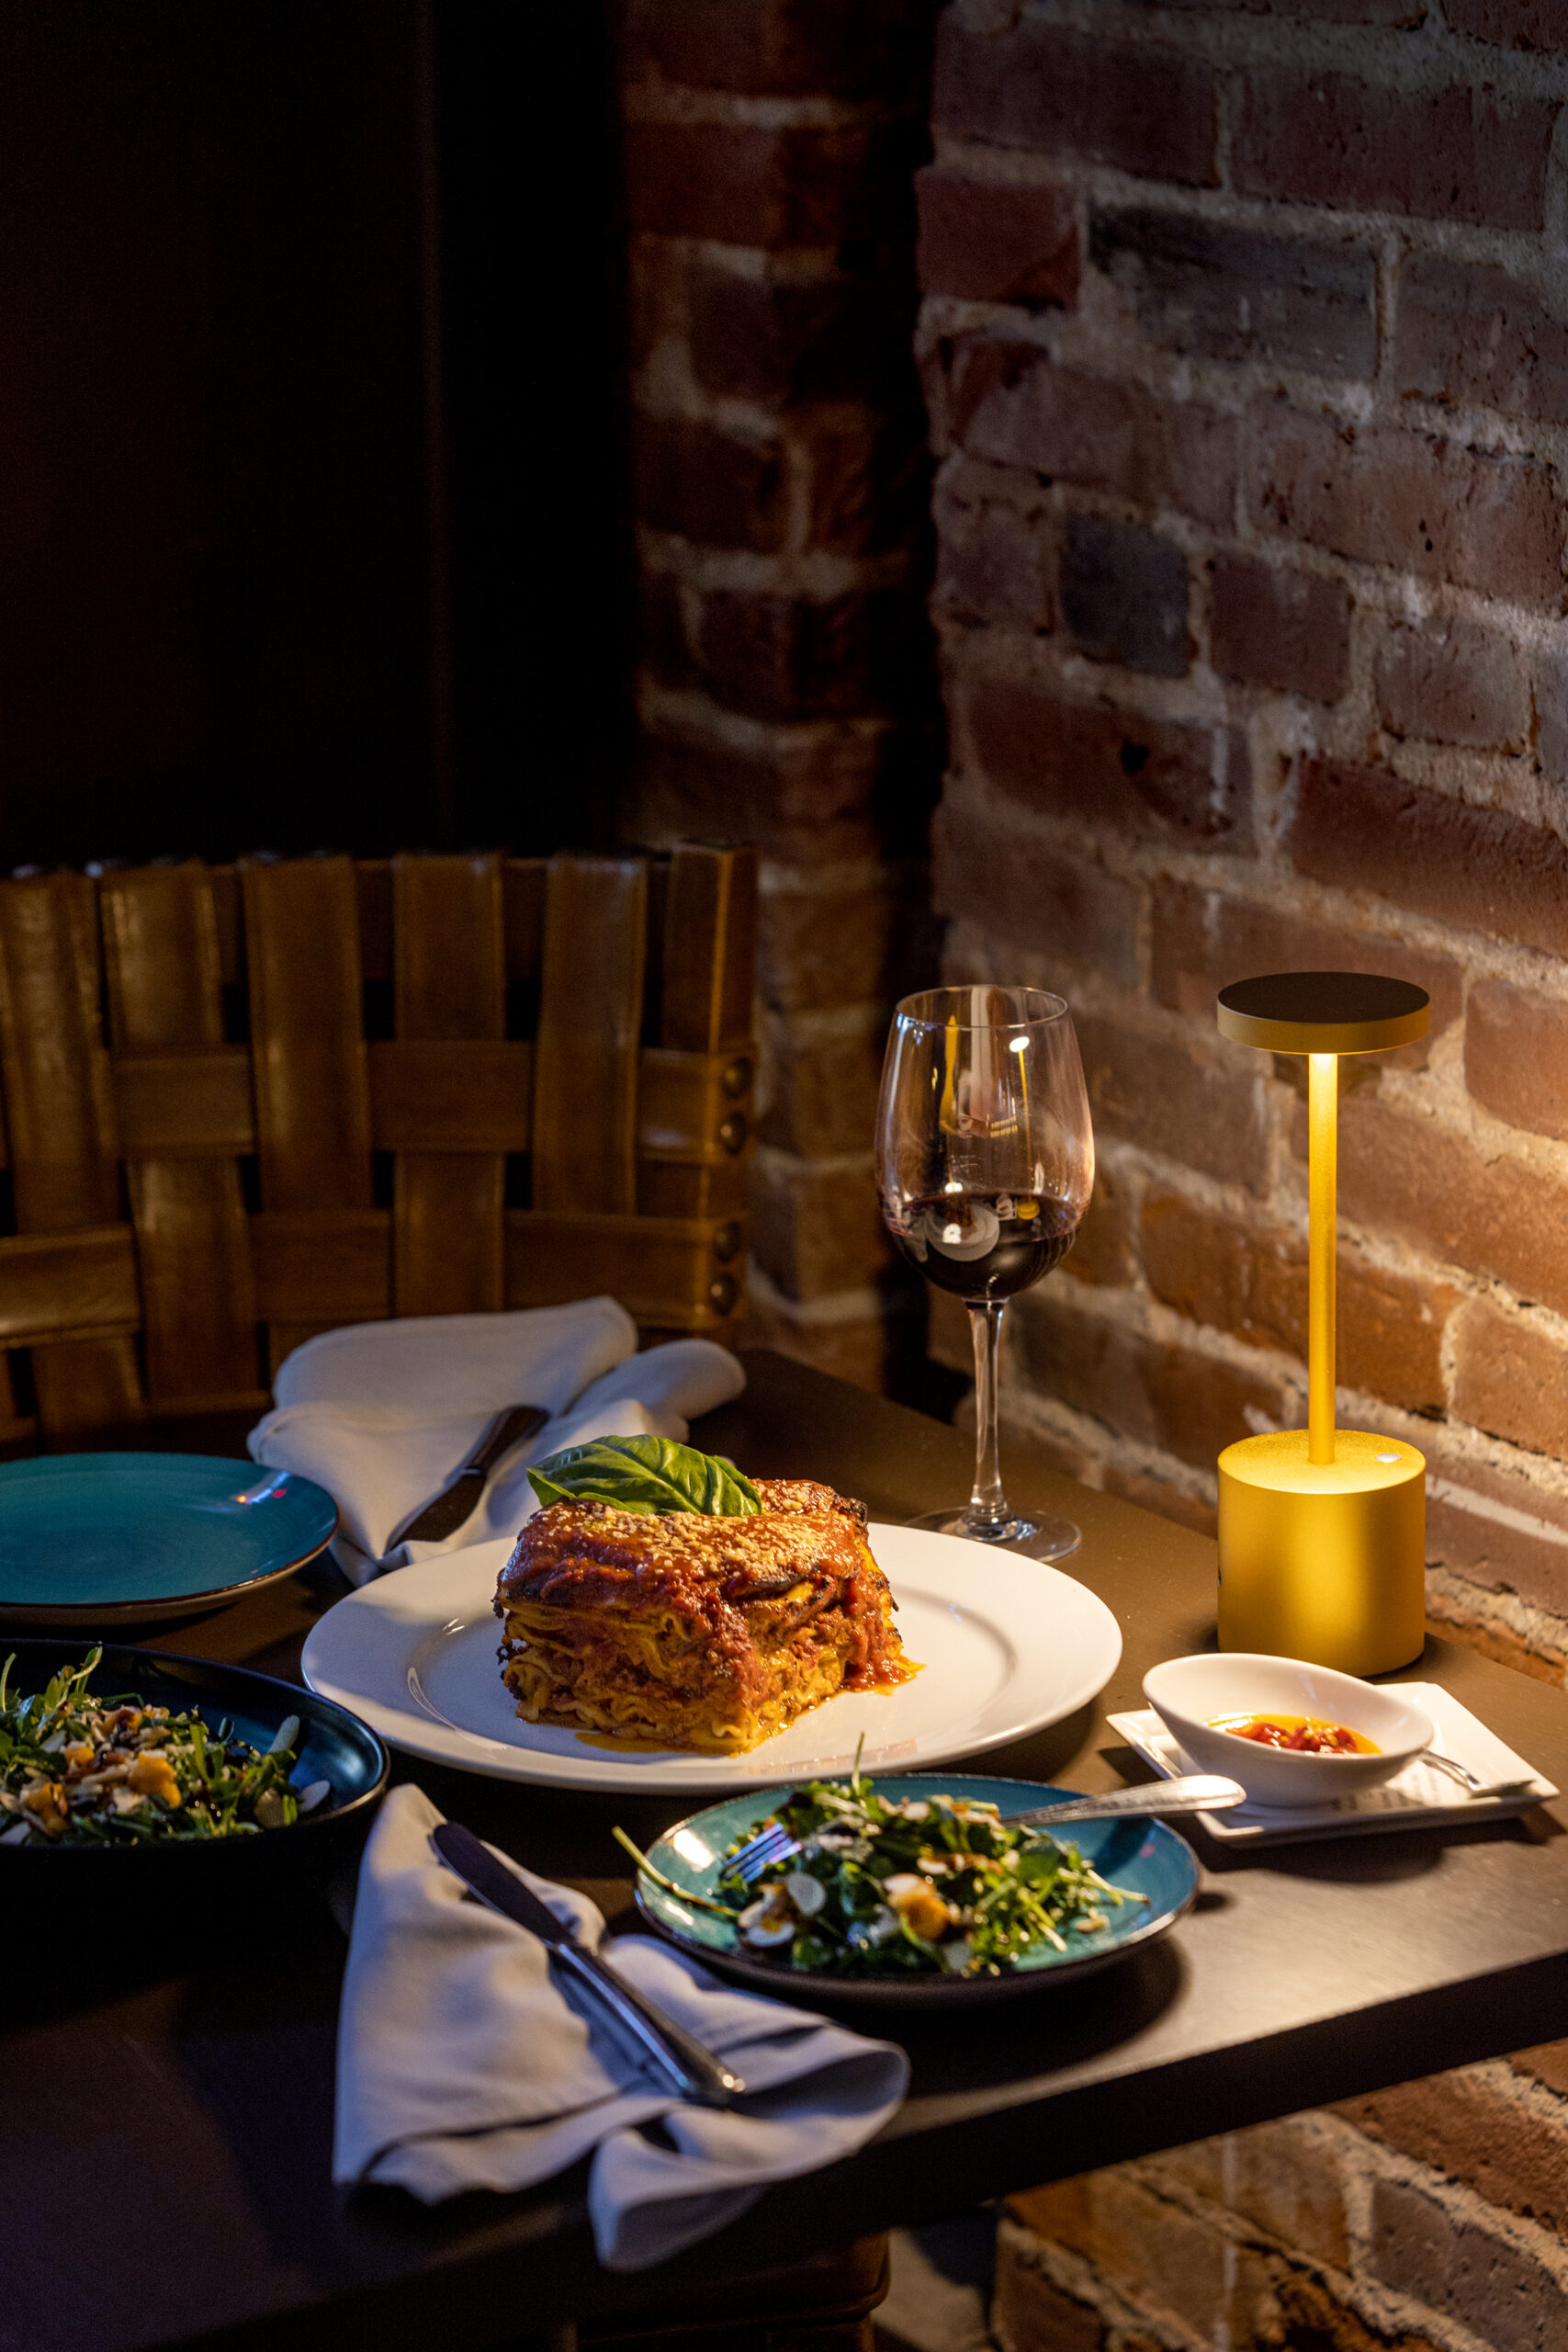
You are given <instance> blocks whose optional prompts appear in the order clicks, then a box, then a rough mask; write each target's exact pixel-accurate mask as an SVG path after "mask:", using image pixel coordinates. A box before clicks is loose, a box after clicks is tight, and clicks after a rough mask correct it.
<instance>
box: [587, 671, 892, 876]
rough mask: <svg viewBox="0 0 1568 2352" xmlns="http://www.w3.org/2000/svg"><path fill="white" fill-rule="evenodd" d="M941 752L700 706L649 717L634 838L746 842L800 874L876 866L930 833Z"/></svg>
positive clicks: (846, 726)
mask: <svg viewBox="0 0 1568 2352" xmlns="http://www.w3.org/2000/svg"><path fill="white" fill-rule="evenodd" d="M638 785H639V789H638V794H637V805H636V810H635V815H634V816H633V818H632V820H631V837H633V838H636V839H637V840H639V841H645V842H655V843H657V842H674V841H683V840H684V841H692V840H697V841H701V840H705V839H710V838H715V839H719V840H727V839H734V838H736V837H737V836H742V835H743V837H744V838H745V839H746V840H747V841H749V842H752V843H754V844H755V846H756V847H757V848H758V849H760V850H761V852H762V853H763V854H764V855H765V856H768V857H776V858H778V859H780V860H782V861H783V862H784V863H785V864H787V865H815V864H824V863H827V862H828V861H829V860H842V859H854V858H864V857H872V856H874V855H875V854H877V852H878V850H880V849H882V848H883V847H884V846H892V845H893V843H894V842H897V839H898V836H899V834H900V833H902V834H903V835H904V836H905V838H904V840H903V842H901V843H899V845H900V846H903V847H905V848H908V847H909V846H912V843H911V842H910V841H909V840H908V836H909V835H910V834H913V835H914V836H915V837H916V839H917V840H918V839H919V836H921V835H923V833H924V831H925V810H926V809H927V807H928V806H929V802H930V797H931V747H930V745H929V744H928V743H927V742H926V741H924V740H923V739H922V738H920V737H919V736H914V735H912V734H911V733H909V732H907V731H904V730H900V729H897V728H893V727H890V726H888V725H886V723H880V722H879V723H874V724H869V725H868V724H865V723H859V724H857V723H854V722H849V723H843V724H838V723H834V722H832V721H825V722H819V723H817V724H810V725H804V726H790V727H782V726H767V725H763V724H758V723H752V722H742V721H739V719H737V718H735V717H734V716H733V715H732V714H730V713H727V712H725V711H722V710H720V709H718V708H717V707H715V706H714V705H712V704H709V703H707V702H706V701H705V700H704V699H702V698H699V697H697V696H695V695H692V696H681V697H679V698H674V699H673V700H672V702H671V704H664V705H656V706H655V707H652V708H648V707H645V710H644V713H643V742H642V745H641V748H640V755H639V778H638Z"/></svg>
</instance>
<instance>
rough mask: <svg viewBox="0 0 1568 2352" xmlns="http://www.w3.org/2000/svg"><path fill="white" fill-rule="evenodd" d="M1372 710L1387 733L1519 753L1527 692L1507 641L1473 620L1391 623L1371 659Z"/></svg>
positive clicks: (1527, 708)
mask: <svg viewBox="0 0 1568 2352" xmlns="http://www.w3.org/2000/svg"><path fill="white" fill-rule="evenodd" d="M1373 685H1374V688H1375V691H1376V694H1377V703H1378V716H1379V718H1381V719H1382V723H1383V725H1384V726H1385V727H1386V728H1387V729H1388V730H1389V733H1390V734H1391V735H1413V736H1417V737H1420V738H1422V739H1423V740H1425V741H1427V742H1432V743H1468V744H1472V745H1474V746H1475V747H1477V748H1478V749H1485V750H1492V751H1500V752H1522V751H1523V750H1524V748H1525V745H1526V742H1527V741H1529V723H1530V697H1529V683H1528V681H1527V680H1526V677H1525V673H1524V664H1523V663H1522V662H1521V661H1520V659H1519V656H1518V652H1517V649H1516V648H1515V646H1514V644H1513V642H1512V640H1511V639H1508V638H1506V637H1503V636H1501V635H1499V633H1498V632H1497V631H1496V630H1495V629H1489V628H1477V627H1476V625H1475V623H1474V622H1473V621H1461V620H1446V621H1437V620H1434V621H1423V622H1420V623H1418V624H1417V625H1416V626H1415V627H1414V628H1392V629H1390V630H1389V631H1388V633H1387V635H1386V636H1385V637H1384V639H1383V640H1382V644H1381V645H1380V646H1379V647H1378V650H1377V658H1376V661H1375V662H1374V664H1373Z"/></svg>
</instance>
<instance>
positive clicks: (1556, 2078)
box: [1508, 2041, 1568, 2234]
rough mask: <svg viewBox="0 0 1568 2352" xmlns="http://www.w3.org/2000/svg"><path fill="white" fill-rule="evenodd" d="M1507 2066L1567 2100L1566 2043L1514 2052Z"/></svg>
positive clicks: (1558, 2042) (1537, 2046)
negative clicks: (1559, 2092)
mask: <svg viewBox="0 0 1568 2352" xmlns="http://www.w3.org/2000/svg"><path fill="white" fill-rule="evenodd" d="M1508 2064H1509V2065H1510V2066H1511V2067H1512V2068H1513V2070H1514V2072H1515V2074H1516V2075H1526V2076H1528V2077H1529V2080H1530V2081H1531V2082H1536V2083H1544V2084H1545V2085H1546V2086H1547V2088H1548V2090H1553V2091H1561V2092H1562V2094H1563V2096H1564V2097H1565V2098H1568V2041H1540V2042H1537V2043H1536V2045H1535V2047H1534V2048H1533V2049H1530V2050H1516V2051H1515V2052H1514V2054H1513V2056H1512V2057H1511V2058H1510V2059H1509V2061H1508ZM1565 2234H1568V2233H1565Z"/></svg>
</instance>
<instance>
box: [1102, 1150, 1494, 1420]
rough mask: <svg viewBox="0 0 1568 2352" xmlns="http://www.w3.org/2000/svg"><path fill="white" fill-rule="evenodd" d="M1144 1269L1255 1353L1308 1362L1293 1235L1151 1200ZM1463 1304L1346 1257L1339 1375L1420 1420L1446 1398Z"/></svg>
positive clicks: (1163, 1293)
mask: <svg viewBox="0 0 1568 2352" xmlns="http://www.w3.org/2000/svg"><path fill="white" fill-rule="evenodd" d="M1142 1240H1143V1259H1144V1272H1145V1274H1146V1276H1147V1278H1148V1283H1149V1287H1150V1289H1151V1290H1152V1291H1153V1292H1154V1294H1155V1296H1156V1298H1159V1299H1163V1300H1164V1302H1165V1304H1166V1305H1167V1306H1173V1307H1175V1308H1176V1310H1177V1312H1178V1313H1179V1314H1181V1315H1186V1316H1190V1317H1191V1319H1192V1320H1193V1321H1194V1322H1195V1323H1204V1324H1207V1325H1209V1326H1210V1327H1211V1328H1212V1329H1214V1330H1219V1331H1228V1332H1230V1333H1232V1334H1233V1335H1234V1336H1235V1338H1236V1339H1238V1340H1246V1341H1247V1343H1248V1345H1249V1346H1252V1347H1263V1348H1279V1349H1281V1350H1282V1351H1284V1352H1285V1353H1286V1354H1289V1355H1294V1356H1297V1357H1299V1358H1300V1359H1301V1360H1302V1361H1303V1363H1304V1362H1305V1359H1306V1306H1307V1274H1306V1253H1305V1250H1304V1249H1303V1247H1302V1245H1301V1243H1300V1241H1299V1240H1298V1239H1297V1238H1295V1237H1294V1236H1293V1235H1292V1236H1289V1237H1286V1236H1283V1235H1274V1236H1269V1235H1267V1234H1257V1233H1248V1232H1247V1230H1246V1229H1245V1228H1243V1227H1237V1225H1236V1223H1235V1219H1234V1218H1233V1217H1228V1216H1220V1215H1219V1214H1218V1213H1217V1212H1215V1211H1213V1210H1211V1209H1206V1208H1204V1207H1202V1206H1201V1204H1198V1203H1197V1202H1194V1201H1190V1200H1187V1199H1185V1198H1184V1197H1183V1196H1182V1195H1181V1194H1180V1193H1164V1192H1156V1193H1150V1194H1149V1195H1148V1197H1147V1198H1146V1199H1145V1203H1144V1214H1143V1227H1142ZM1458 1304H1459V1294H1458V1292H1457V1291H1454V1290H1450V1288H1448V1287H1447V1285H1445V1284H1441V1283H1439V1284H1436V1285H1433V1284H1428V1283H1420V1282H1414V1281H1412V1280H1410V1279H1409V1278H1408V1277H1407V1276H1405V1275H1402V1274H1391V1273H1389V1272H1386V1271H1385V1270H1384V1269H1383V1268H1382V1267H1379V1266H1374V1265H1373V1264H1371V1261H1369V1260H1368V1259H1366V1258H1363V1257H1362V1256H1361V1255H1360V1254H1359V1252H1358V1251H1355V1250H1341V1252H1340V1256H1339V1273H1338V1340H1339V1350H1338V1378H1339V1381H1340V1384H1341V1385H1342V1386H1344V1387H1347V1388H1359V1389H1362V1390H1364V1391H1366V1392H1367V1393H1368V1394H1369V1395H1371V1396H1373V1397H1382V1398H1383V1399H1384V1400H1385V1401H1386V1402H1387V1403H1388V1404H1391V1405H1401V1406H1404V1408H1406V1409H1407V1410H1408V1411H1410V1412H1415V1413H1425V1412H1440V1411H1441V1410H1442V1408H1443V1404H1444V1399H1445V1385H1444V1380H1443V1367H1442V1346H1443V1332H1444V1329H1445V1327H1446V1325H1447V1322H1448V1318H1449V1317H1450V1314H1451V1313H1452V1311H1453V1309H1454V1307H1455V1306H1457V1305H1458Z"/></svg>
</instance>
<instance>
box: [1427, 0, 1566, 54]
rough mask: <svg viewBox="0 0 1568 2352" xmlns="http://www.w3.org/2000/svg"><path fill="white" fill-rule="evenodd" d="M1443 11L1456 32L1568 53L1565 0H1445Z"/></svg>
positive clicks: (1513, 45) (1508, 45) (1503, 45)
mask: <svg viewBox="0 0 1568 2352" xmlns="http://www.w3.org/2000/svg"><path fill="white" fill-rule="evenodd" d="M1443 14H1444V16H1445V17H1447V18H1448V20H1449V22H1450V25H1451V26H1452V27H1453V28H1454V30H1455V32H1456V33H1468V34H1469V35H1470V37H1471V39H1472V40H1486V41H1491V42H1492V43H1493V44H1494V46H1495V47H1496V48H1498V49H1549V50H1551V51H1553V52H1554V53H1555V54H1556V55H1557V56H1559V57H1562V56H1564V55H1568V22H1565V21H1564V18H1563V15H1562V0H1443Z"/></svg>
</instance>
